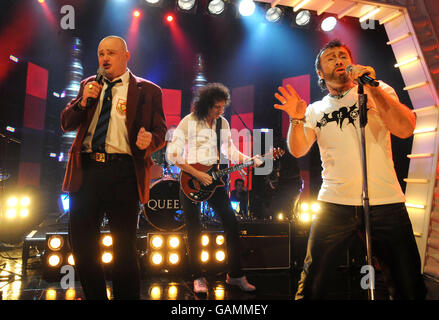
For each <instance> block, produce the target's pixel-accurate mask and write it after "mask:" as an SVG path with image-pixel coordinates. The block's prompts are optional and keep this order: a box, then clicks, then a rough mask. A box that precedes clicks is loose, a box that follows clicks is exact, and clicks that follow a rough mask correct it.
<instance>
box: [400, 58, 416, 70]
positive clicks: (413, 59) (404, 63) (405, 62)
mask: <svg viewBox="0 0 439 320" xmlns="http://www.w3.org/2000/svg"><path fill="white" fill-rule="evenodd" d="M418 60H419V56H416V57H411V58H408V59H405V60H403V61H401V62H398V63H397V64H395V68H399V67H402V66H405V65H407V64H409V63H412V62H415V61H418Z"/></svg>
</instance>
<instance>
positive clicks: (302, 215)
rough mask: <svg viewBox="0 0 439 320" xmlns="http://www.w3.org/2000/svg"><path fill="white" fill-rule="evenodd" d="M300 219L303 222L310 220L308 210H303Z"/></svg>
mask: <svg viewBox="0 0 439 320" xmlns="http://www.w3.org/2000/svg"><path fill="white" fill-rule="evenodd" d="M300 220H302V221H303V222H308V221H309V220H310V216H309V213H308V212H303V213H302V214H301V215H300Z"/></svg>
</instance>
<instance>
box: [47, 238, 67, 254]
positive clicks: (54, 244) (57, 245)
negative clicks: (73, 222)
mask: <svg viewBox="0 0 439 320" xmlns="http://www.w3.org/2000/svg"><path fill="white" fill-rule="evenodd" d="M63 245H64V238H63V237H62V236H57V235H53V236H50V238H49V240H48V241H47V246H48V247H49V249H50V250H52V251H58V250H60V249H61V248H62V247H63Z"/></svg>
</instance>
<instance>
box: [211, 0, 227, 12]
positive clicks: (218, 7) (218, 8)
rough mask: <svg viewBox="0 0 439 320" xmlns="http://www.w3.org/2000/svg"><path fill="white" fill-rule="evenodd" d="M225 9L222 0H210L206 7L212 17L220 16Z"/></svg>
mask: <svg viewBox="0 0 439 320" xmlns="http://www.w3.org/2000/svg"><path fill="white" fill-rule="evenodd" d="M225 7H226V5H225V4H224V1H223V0H212V1H210V2H209V4H208V5H207V10H208V11H209V13H211V14H213V15H220V14H221V13H223V12H224V9H225Z"/></svg>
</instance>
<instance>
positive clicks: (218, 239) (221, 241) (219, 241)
mask: <svg viewBox="0 0 439 320" xmlns="http://www.w3.org/2000/svg"><path fill="white" fill-rule="evenodd" d="M215 242H216V244H217V245H219V246H222V245H223V244H224V242H225V239H224V236H223V235H222V234H220V235H218V236H216V239H215Z"/></svg>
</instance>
